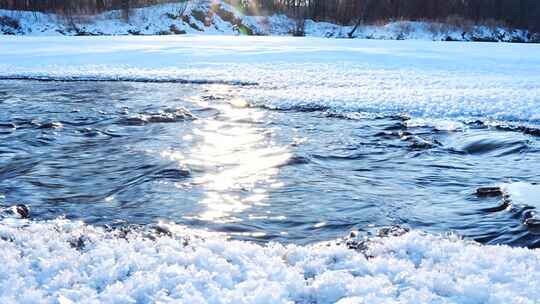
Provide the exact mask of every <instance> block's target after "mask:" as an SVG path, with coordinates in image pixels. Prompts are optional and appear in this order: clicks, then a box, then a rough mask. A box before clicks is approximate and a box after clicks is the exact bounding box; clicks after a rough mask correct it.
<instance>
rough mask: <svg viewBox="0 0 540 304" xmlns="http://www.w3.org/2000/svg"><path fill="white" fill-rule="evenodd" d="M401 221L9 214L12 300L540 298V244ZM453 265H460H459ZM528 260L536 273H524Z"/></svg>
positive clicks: (0, 271) (6, 253)
mask: <svg viewBox="0 0 540 304" xmlns="http://www.w3.org/2000/svg"><path fill="white" fill-rule="evenodd" d="M397 232H398V233H394V230H392V231H389V233H387V234H386V235H385V236H386V237H382V238H380V237H377V238H372V239H370V240H369V241H367V242H363V243H362V244H363V246H361V247H358V248H354V249H350V248H352V247H349V246H347V245H346V244H345V243H344V242H329V243H323V244H315V245H309V246H297V245H288V246H284V245H281V244H278V243H271V244H270V245H264V246H263V245H258V244H255V243H251V242H246V241H234V240H227V239H225V238H224V237H222V236H219V235H215V234H212V233H208V232H205V231H199V230H193V229H189V228H185V227H181V226H174V225H158V226H156V227H147V229H140V228H139V229H130V228H127V229H126V228H122V229H106V228H100V227H95V226H88V225H85V224H83V223H81V222H76V221H70V220H64V219H58V220H53V221H42V222H32V221H28V220H19V219H9V220H8V219H4V220H3V221H1V222H0V245H1V247H0V248H2V249H1V252H2V258H3V260H4V261H5V263H3V266H2V267H0V276H1V277H2V278H4V279H5V280H6V282H10V283H9V284H4V285H3V287H2V288H1V289H0V298H2V299H3V300H4V301H6V302H11V303H22V302H31V301H33V302H40V303H57V302H64V303H69V302H85V303H86V302H109V303H110V302H137V303H155V302H186V303H187V302H190V303H194V302H198V303H206V302H208V301H213V300H215V301H217V302H227V303H263V302H264V303H285V302H286V303H289V302H291V303H364V302H366V303H374V302H379V303H381V302H384V303H390V302H391V303H394V302H395V303H417V302H419V301H420V302H426V303H427V302H431V303H433V302H441V303H442V302H445V303H446V302H456V303H461V302H471V301H473V302H475V303H476V302H477V303H481V302H492V303H514V302H516V301H520V302H524V303H525V302H532V301H535V300H536V299H537V296H538V294H537V291H538V290H539V289H540V275H538V273H540V253H539V252H538V251H534V250H529V249H524V248H511V247H506V246H482V245H479V244H477V243H474V242H468V241H464V240H461V239H460V238H457V237H453V236H450V237H440V236H434V235H429V234H424V233H421V232H418V231H412V232H406V231H397ZM448 269H452V271H448ZM523 269H527V273H528V274H527V275H526V276H525V275H524V273H523Z"/></svg>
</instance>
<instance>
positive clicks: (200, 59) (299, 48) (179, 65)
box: [0, 35, 540, 124]
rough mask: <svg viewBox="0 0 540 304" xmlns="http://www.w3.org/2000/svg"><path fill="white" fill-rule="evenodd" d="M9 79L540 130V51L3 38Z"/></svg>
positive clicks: (252, 40) (0, 70) (449, 45)
mask: <svg viewBox="0 0 540 304" xmlns="http://www.w3.org/2000/svg"><path fill="white" fill-rule="evenodd" d="M0 45H1V46H2V47H0V78H4V79H5V78H9V77H15V78H17V77H20V78H28V79H32V78H35V79H57V80H92V79H97V80H113V81H114V80H138V81H144V80H151V81H176V82H189V81H193V82H198V83H203V84H204V83H230V84H252V85H250V86H246V87H241V86H236V87H235V88H234V91H233V94H234V96H235V97H236V98H241V99H243V100H245V101H246V102H247V103H248V104H250V105H253V106H260V107H265V108H271V109H279V110H300V111H302V110H306V109H307V110H309V109H325V110H328V111H331V112H334V113H350V112H355V113H358V112H367V113H375V114H383V115H386V114H391V115H393V114H403V113H404V114H407V115H410V116H412V117H413V118H414V117H426V118H453V119H454V118H472V119H482V120H487V119H497V120H506V121H510V120H512V121H515V120H518V121H520V122H527V123H535V124H536V123H538V122H540V73H538V71H540V45H536V44H492V43H462V42H436V43H434V42H426V41H412V40H410V41H381V40H350V39H323V38H294V37H255V36H249V37H247V36H242V37H236V38H235V39H231V38H230V37H228V36H191V35H183V36H159V37H158V36H151V37H150V36H145V37H140V36H137V37H135V36H123V37H10V36H4V37H0Z"/></svg>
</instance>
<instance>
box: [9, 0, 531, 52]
mask: <svg viewBox="0 0 540 304" xmlns="http://www.w3.org/2000/svg"><path fill="white" fill-rule="evenodd" d="M216 7H219V9H215V8H216ZM182 12H183V14H182ZM203 15H204V16H205V20H197V18H201V16H203ZM197 16H198V17H197ZM230 16H233V17H234V18H233V19H234V20H229V19H230ZM0 17H8V18H9V20H14V21H16V22H18V23H19V27H18V28H17V27H15V28H14V27H13V26H10V25H6V24H4V25H2V22H0V34H2V33H5V34H17V35H32V36H35V35H170V34H210V35H216V34H221V35H242V34H246V31H242V29H241V28H242V27H245V28H248V29H249V31H251V33H252V34H256V35H272V36H290V35H292V33H294V32H295V29H296V28H297V26H296V24H297V22H296V21H295V20H294V19H291V18H289V17H287V16H285V15H280V14H276V15H271V16H245V15H242V14H241V13H240V12H239V11H238V10H237V9H235V8H234V7H233V6H231V5H230V4H227V3H225V2H223V1H204V0H202V1H201V0H199V1H192V2H190V3H189V5H188V6H187V9H186V10H185V11H184V4H181V3H171V4H161V5H154V6H149V7H144V8H137V9H133V10H132V12H131V14H130V16H129V19H128V20H127V21H126V20H124V19H123V18H122V12H121V11H110V12H105V13H102V14H99V15H96V16H74V17H72V18H67V17H65V16H60V15H55V14H43V13H37V12H25V11H8V10H0ZM225 19H226V20H225ZM0 20H1V19H0ZM203 21H204V22H203ZM304 26H305V28H304V34H305V36H308V37H335V38H349V33H350V32H351V30H352V29H353V26H352V25H337V24H332V23H328V22H316V21H313V20H310V19H306V20H305V25H304ZM353 36H354V38H367V39H391V40H396V39H397V40H403V39H418V40H435V41H444V40H454V41H505V42H513V41H520V42H533V41H536V40H537V39H538V37H535V36H534V35H530V33H528V32H527V31H525V30H519V29H508V28H503V27H493V26H491V27H488V26H482V25H478V26H470V27H468V28H464V27H462V26H461V27H460V26H457V25H450V24H442V23H438V22H420V21H393V22H387V23H386V24H378V25H362V26H360V27H359V28H358V29H357V31H356V32H355V33H354V35H353Z"/></svg>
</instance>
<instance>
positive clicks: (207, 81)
mask: <svg viewBox="0 0 540 304" xmlns="http://www.w3.org/2000/svg"><path fill="white" fill-rule="evenodd" d="M0 80H30V81H42V82H142V83H178V84H201V85H204V84H224V85H233V86H257V85H259V83H257V82H251V81H240V80H238V81H237V80H218V79H184V78H156V77H136V76H129V77H127V76H126V77H123V76H118V77H114V76H111V77H108V76H99V77H98V76H95V77H85V76H37V75H13V76H7V75H3V76H0Z"/></svg>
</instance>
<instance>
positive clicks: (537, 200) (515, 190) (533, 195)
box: [502, 182, 540, 208]
mask: <svg viewBox="0 0 540 304" xmlns="http://www.w3.org/2000/svg"><path fill="white" fill-rule="evenodd" d="M502 189H503V190H504V192H506V193H507V194H508V195H509V197H510V199H511V200H512V202H513V203H515V204H520V205H526V206H531V207H535V208H540V185H534V184H529V183H525V182H514V183H507V184H503V185H502Z"/></svg>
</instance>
